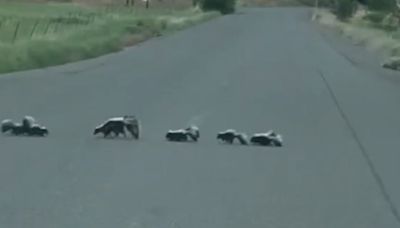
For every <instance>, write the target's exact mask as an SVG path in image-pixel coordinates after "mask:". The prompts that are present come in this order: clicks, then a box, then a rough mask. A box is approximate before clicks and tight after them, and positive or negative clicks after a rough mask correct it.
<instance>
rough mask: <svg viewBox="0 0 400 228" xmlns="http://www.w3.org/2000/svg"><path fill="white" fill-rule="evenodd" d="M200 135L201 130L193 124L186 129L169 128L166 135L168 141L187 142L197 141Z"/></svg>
mask: <svg viewBox="0 0 400 228" xmlns="http://www.w3.org/2000/svg"><path fill="white" fill-rule="evenodd" d="M199 137H200V131H199V129H198V128H197V127H195V126H191V127H188V128H186V129H179V130H169V131H168V132H167V134H166V135H165V138H166V139H167V140H168V141H175V142H187V141H190V140H192V141H193V142H197V141H198V140H199Z"/></svg>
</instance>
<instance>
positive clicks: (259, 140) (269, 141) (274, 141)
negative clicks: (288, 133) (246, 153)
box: [250, 131, 283, 147]
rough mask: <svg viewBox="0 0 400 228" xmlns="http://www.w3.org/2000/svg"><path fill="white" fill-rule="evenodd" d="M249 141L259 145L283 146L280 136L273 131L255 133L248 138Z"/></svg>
mask: <svg viewBox="0 0 400 228" xmlns="http://www.w3.org/2000/svg"><path fill="white" fill-rule="evenodd" d="M250 142H251V143H253V144H256V145H260V146H276V147H282V146H283V139H282V136H281V135H279V134H276V133H275V132H273V131H268V132H267V133H257V134H254V135H253V136H252V137H251V138H250Z"/></svg>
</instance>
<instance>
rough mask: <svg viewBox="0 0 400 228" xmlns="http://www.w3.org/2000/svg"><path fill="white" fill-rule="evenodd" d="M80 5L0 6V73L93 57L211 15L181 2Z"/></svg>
mask: <svg viewBox="0 0 400 228" xmlns="http://www.w3.org/2000/svg"><path fill="white" fill-rule="evenodd" d="M155 2H157V1H155ZM85 3H86V4H85V5H82V4H76V3H8V2H0V53H2V55H1V56H0V72H10V71H16V70H25V69H32V68H39V67H45V66H50V65H56V64H63V63H67V62H71V61H77V60H81V59H86V58H92V57H96V56H99V55H102V54H105V53H109V52H113V51H118V50H120V49H121V48H123V47H124V46H126V45H132V44H134V43H136V42H140V41H143V40H145V39H147V38H150V37H153V36H159V35H162V34H163V33H165V32H170V31H174V30H177V29H181V28H184V27H186V26H189V25H191V24H194V23H197V22H200V21H203V20H206V19H208V18H211V17H213V16H216V15H217V14H216V13H214V12H212V13H203V12H201V11H199V10H197V9H194V8H191V5H190V3H191V1H183V0H180V2H177V1H174V0H164V1H163V2H162V4H161V3H157V4H156V3H154V4H152V5H151V7H150V9H145V7H144V4H143V3H142V2H136V4H135V6H134V7H125V6H124V5H123V4H105V5H92V4H88V3H90V2H89V1H85Z"/></svg>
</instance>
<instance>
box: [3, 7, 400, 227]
mask: <svg viewBox="0 0 400 228" xmlns="http://www.w3.org/2000/svg"><path fill="white" fill-rule="evenodd" d="M309 18H310V11H309V10H307V9H301V8H298V9H289V8H287V9H280V8H271V9H246V10H243V11H242V12H240V13H237V14H235V15H231V16H226V17H221V18H218V19H215V20H213V21H210V22H207V23H204V24H201V25H198V26H195V27H193V28H190V29H188V30H185V31H182V32H178V33H175V34H173V35H169V36H166V37H161V38H157V39H153V40H150V41H148V42H145V43H142V44H140V45H138V46H136V47H132V48H128V49H126V50H125V51H123V52H120V53H116V54H111V55H107V56H104V57H101V58H97V59H93V60H88V61H83V62H79V63H74V64H68V65H64V66H60V67H52V68H48V69H42V70H33V71H28V72H20V73H13V74H7V75H3V76H1V77H0V107H1V112H0V118H1V119H4V118H12V119H14V120H20V119H21V118H22V116H23V115H25V114H30V115H33V116H35V117H36V118H37V119H38V120H39V122H40V123H42V124H44V125H46V126H47V127H48V128H49V129H50V132H51V135H50V136H49V137H48V138H27V137H10V136H1V137H0V227H4V228H110V227H113V228H161V227H163V228H223V227H226V228H266V227H268V228H275V227H276V228H338V227H340V228H347V227H349V228H377V227H379V228H386V227H388V228H389V227H390V228H393V227H399V226H400V224H399V220H398V212H397V210H398V209H397V208H398V207H400V194H399V193H400V183H399V181H398V174H399V173H400V166H399V162H400V154H399V149H398V148H400V140H399V136H400V121H399V117H400V102H399V99H400V88H399V87H400V80H398V78H396V77H397V76H398V74H397V73H391V72H389V71H385V70H381V69H380V68H379V67H378V66H377V64H376V63H374V61H373V59H374V56H373V55H372V54H370V53H368V52H366V51H364V50H362V49H361V48H358V47H356V46H353V45H352V44H351V43H350V42H349V41H347V40H343V39H341V38H339V37H338V36H336V35H335V34H331V33H330V32H329V31H325V30H324V29H321V28H319V27H318V26H317V25H316V24H314V23H312V22H310V21H309ZM124 114H135V115H137V116H138V117H139V118H140V119H141V121H142V124H143V137H142V139H141V140H140V141H132V140H123V139H120V140H104V139H99V138H96V137H93V136H92V135H91V133H92V130H93V128H94V127H95V126H96V125H97V124H99V123H101V122H102V121H104V120H105V119H106V118H108V117H112V116H118V115H124ZM190 123H193V124H197V125H198V126H199V127H200V130H201V139H200V141H199V142H198V143H196V144H194V143H186V144H185V143H168V142H166V141H165V140H164V134H165V132H166V131H167V130H168V129H176V128H181V127H185V126H186V125H187V124H190ZM227 128H235V129H238V130H241V131H245V132H247V133H249V134H251V133H255V132H263V131H267V130H269V129H275V130H276V131H277V132H278V133H281V134H283V137H284V140H285V146H284V147H283V148H279V149H278V148H265V147H255V146H248V147H246V146H239V145H237V146H228V145H222V144H219V143H217V141H216V140H215V134H216V132H218V131H220V130H225V129H227ZM396 216H397V217H396Z"/></svg>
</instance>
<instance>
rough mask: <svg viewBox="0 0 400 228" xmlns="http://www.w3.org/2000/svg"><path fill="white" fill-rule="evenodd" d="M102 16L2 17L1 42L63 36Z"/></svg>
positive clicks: (73, 14) (0, 23) (88, 14)
mask: <svg viewBox="0 0 400 228" xmlns="http://www.w3.org/2000/svg"><path fill="white" fill-rule="evenodd" d="M101 16H102V15H101V14H95V13H85V14H82V13H69V14H67V15H64V16H57V17H48V18H21V17H10V16H9V17H6V16H0V42H3V43H15V42H17V41H20V40H29V39H33V38H36V37H46V36H54V35H62V34H63V33H65V32H67V31H70V30H73V29H79V28H82V27H84V26H89V25H90V24H92V23H93V22H94V21H95V20H97V19H99V18H100V17H101Z"/></svg>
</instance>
